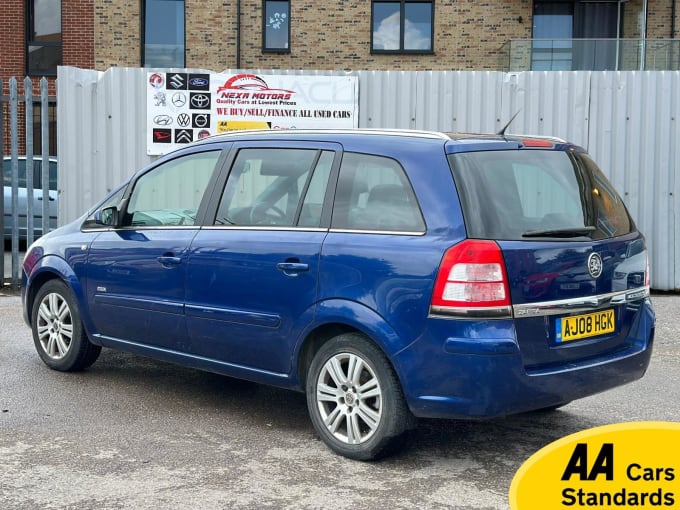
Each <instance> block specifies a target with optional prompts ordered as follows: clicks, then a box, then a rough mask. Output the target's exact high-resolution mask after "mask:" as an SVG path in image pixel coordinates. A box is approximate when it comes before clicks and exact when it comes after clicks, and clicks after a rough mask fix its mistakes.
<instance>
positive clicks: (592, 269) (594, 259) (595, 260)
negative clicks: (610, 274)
mask: <svg viewBox="0 0 680 510" xmlns="http://www.w3.org/2000/svg"><path fill="white" fill-rule="evenodd" d="M588 272H589V273H590V276H592V277H593V278H598V277H599V276H600V275H601V274H602V258H601V257H600V256H599V255H598V254H597V253H591V254H590V257H588Z"/></svg>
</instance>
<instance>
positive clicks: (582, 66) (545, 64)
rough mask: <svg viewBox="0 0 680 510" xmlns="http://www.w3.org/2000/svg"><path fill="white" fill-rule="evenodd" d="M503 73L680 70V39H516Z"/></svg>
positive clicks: (508, 47) (504, 55) (505, 55)
mask: <svg viewBox="0 0 680 510" xmlns="http://www.w3.org/2000/svg"><path fill="white" fill-rule="evenodd" d="M499 69H500V70H502V71H664V70H680V39H513V40H511V41H508V42H507V43H505V44H504V45H503V46H502V47H501V51H500V54H499Z"/></svg>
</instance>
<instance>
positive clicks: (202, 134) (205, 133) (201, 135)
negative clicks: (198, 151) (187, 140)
mask: <svg viewBox="0 0 680 510" xmlns="http://www.w3.org/2000/svg"><path fill="white" fill-rule="evenodd" d="M209 136H210V131H208V130H207V129H201V130H200V131H199V132H198V139H199V140H200V139H202V138H207V137H209Z"/></svg>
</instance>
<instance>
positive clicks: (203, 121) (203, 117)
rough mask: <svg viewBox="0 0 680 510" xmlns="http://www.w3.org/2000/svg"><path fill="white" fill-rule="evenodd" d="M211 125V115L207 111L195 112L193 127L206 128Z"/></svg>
mask: <svg viewBox="0 0 680 510" xmlns="http://www.w3.org/2000/svg"><path fill="white" fill-rule="evenodd" d="M209 125H210V115H209V114H207V113H194V120H193V127H195V128H204V127H208V126H209Z"/></svg>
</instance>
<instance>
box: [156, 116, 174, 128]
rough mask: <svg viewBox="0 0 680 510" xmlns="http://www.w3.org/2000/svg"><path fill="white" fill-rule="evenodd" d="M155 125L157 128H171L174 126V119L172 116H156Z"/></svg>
mask: <svg viewBox="0 0 680 510" xmlns="http://www.w3.org/2000/svg"><path fill="white" fill-rule="evenodd" d="M153 123H154V124H156V125H157V126H169V125H170V124H172V117H170V115H156V116H155V117H154V118H153Z"/></svg>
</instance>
